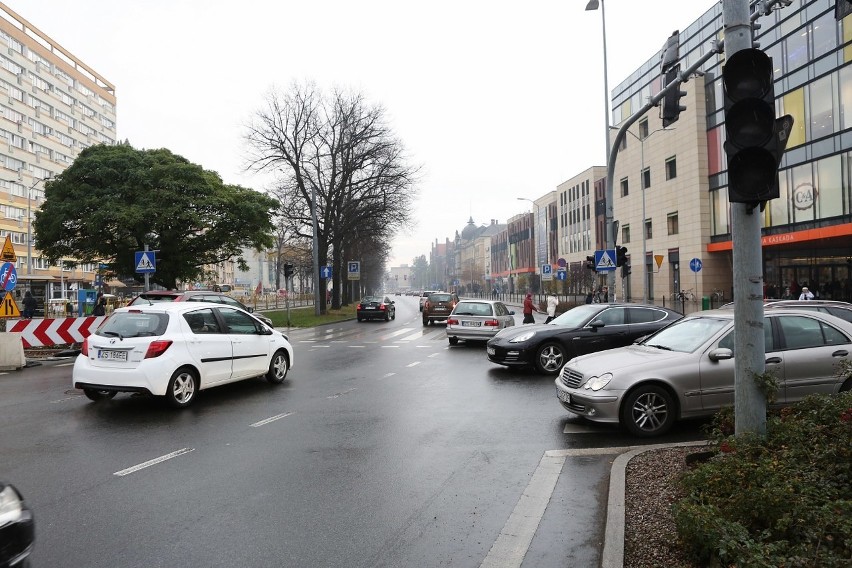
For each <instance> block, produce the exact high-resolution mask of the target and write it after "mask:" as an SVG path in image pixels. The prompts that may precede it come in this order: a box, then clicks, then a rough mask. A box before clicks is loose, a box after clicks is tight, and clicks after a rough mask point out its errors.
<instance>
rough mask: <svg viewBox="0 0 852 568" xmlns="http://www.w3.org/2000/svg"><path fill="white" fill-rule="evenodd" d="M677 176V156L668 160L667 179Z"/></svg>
mask: <svg viewBox="0 0 852 568" xmlns="http://www.w3.org/2000/svg"><path fill="white" fill-rule="evenodd" d="M676 177H677V158H675V157H671V158H669V159H668V160H666V179H667V180H669V179H674V178H676Z"/></svg>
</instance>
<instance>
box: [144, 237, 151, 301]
mask: <svg viewBox="0 0 852 568" xmlns="http://www.w3.org/2000/svg"><path fill="white" fill-rule="evenodd" d="M147 255H148V245H145V256H147ZM148 274H149V273H148V272H146V273H145V291H146V292H147V291H148V290H150V289H151V282H150V280H149V279H148Z"/></svg>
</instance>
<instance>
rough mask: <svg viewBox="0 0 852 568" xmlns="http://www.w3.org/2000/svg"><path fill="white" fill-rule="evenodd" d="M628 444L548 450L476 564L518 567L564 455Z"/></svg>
mask: <svg viewBox="0 0 852 568" xmlns="http://www.w3.org/2000/svg"><path fill="white" fill-rule="evenodd" d="M630 449H632V448H587V449H579V450H549V451H546V452H544V456H543V457H542V458H541V461H540V462H539V464H538V467H537V468H536V470H535V472H533V475H532V478H531V479H530V482H529V484H527V487H526V489H524V492H523V494H522V495H521V498H520V499H519V500H518V504H517V505H515V509H514V510H513V511H512V513H511V515H509V519H508V520H507V521H506V524H505V525H503V530H501V531H500V535H499V536H498V537H497V540H495V541H494V544H493V545H491V550H489V551H488V555H487V556H486V557H485V560H483V561H482V564H480V565H479V566H480V568H518V567H519V566H521V564H522V563H523V561H524V556H525V555H526V553H527V550H529V547H530V543H531V542H532V539H533V537H534V536H535V532H536V530H538V525H539V523H540V522H541V519H542V518H543V517H544V512H545V510H546V509H547V505H548V503H549V502H550V497H551V496H552V495H553V490H554V489H555V488H556V482H557V480H558V479H559V474H560V473H562V466H563V465H565V459H566V458H567V457H568V456H590V455H609V454H614V455H617V454H621V453H624V452H626V451H628V450H630Z"/></svg>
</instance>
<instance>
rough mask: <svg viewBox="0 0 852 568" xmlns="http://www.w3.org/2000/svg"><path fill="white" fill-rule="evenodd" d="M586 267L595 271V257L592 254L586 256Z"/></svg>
mask: <svg viewBox="0 0 852 568" xmlns="http://www.w3.org/2000/svg"><path fill="white" fill-rule="evenodd" d="M586 268H588V269H589V270H595V271H597V269H596V268H595V257H594V256H587V257H586Z"/></svg>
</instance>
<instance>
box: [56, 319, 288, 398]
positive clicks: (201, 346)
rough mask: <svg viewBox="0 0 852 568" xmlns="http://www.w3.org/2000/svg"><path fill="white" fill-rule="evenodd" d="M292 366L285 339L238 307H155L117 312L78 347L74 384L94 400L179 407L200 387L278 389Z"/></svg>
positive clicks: (193, 395)
mask: <svg viewBox="0 0 852 568" xmlns="http://www.w3.org/2000/svg"><path fill="white" fill-rule="evenodd" d="M292 366H293V347H292V346H291V345H290V342H289V341H288V339H287V336H286V335H284V334H283V333H281V332H278V331H275V330H274V329H272V328H270V327H268V326H266V325H265V324H263V323H262V322H260V321H259V320H257V319H256V318H254V317H252V316H251V315H249V314H248V313H247V312H245V311H243V310H241V309H239V308H235V307H231V306H225V305H221V304H209V303H196V302H174V303H172V302H160V303H153V304H137V305H134V306H129V307H126V308H120V309H117V310H116V311H115V312H114V313H113V314H112V315H111V316H110V317H109V318H108V319H107V320H106V321H105V322H104V323H103V325H102V326H101V327H100V328H99V329H98V330H97V331H96V332H95V333H94V334H93V335H90V336H89V337H87V338H86V339H85V341H84V342H83V347H82V352H81V353H80V355H78V356H77V360H76V361H75V363H74V371H73V374H72V384H73V386H74V388H77V389H82V390H83V393H84V394H85V395H86V396H87V397H88V398H89V399H91V400H94V401H98V400H105V399H110V398H112V397H114V396H115V395H116V393H119V392H132V393H145V394H151V395H155V396H162V397H165V399H166V401H168V403H169V404H171V405H172V406H175V407H178V408H182V407H186V406H189V405H190V404H191V403H192V402H193V401H194V400H195V398H196V395H197V394H198V391H201V390H204V389H206V388H210V387H215V386H219V385H224V384H227V383H232V382H235V381H240V380H243V379H250V378H253V377H260V376H264V377H266V379H267V380H268V381H269V382H271V383H276V384H277V383H281V382H283V381H284V379H285V378H286V377H287V371H288V370H289V369H290V368H291V367H292Z"/></svg>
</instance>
